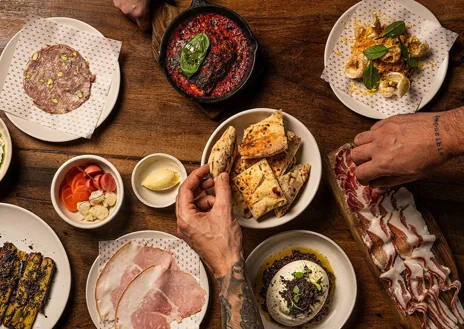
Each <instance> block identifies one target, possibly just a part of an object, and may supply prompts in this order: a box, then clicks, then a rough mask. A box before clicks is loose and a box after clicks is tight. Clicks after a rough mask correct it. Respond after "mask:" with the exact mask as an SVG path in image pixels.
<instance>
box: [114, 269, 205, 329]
mask: <svg viewBox="0 0 464 329" xmlns="http://www.w3.org/2000/svg"><path fill="white" fill-rule="evenodd" d="M205 296H206V292H205V290H204V289H203V288H201V286H200V285H199V283H198V282H197V281H196V279H195V278H194V277H193V276H192V275H191V274H189V273H186V272H183V271H181V270H171V269H165V268H162V267H159V266H153V267H150V268H148V269H146V270H145V271H143V272H142V273H141V274H140V275H139V276H137V277H136V278H135V279H134V280H133V281H132V282H131V283H130V285H129V286H128V287H127V289H126V291H125V292H124V294H123V295H122V297H121V299H120V301H119V304H118V307H117V311H116V319H117V321H116V329H153V328H157V329H164V328H170V327H169V323H170V322H172V321H178V322H179V321H181V320H182V319H183V318H185V317H188V316H190V315H192V314H195V313H197V312H199V311H200V310H201V309H202V307H203V305H204V303H205ZM166 324H168V326H166Z"/></svg>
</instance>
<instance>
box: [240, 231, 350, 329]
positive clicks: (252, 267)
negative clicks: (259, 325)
mask: <svg viewBox="0 0 464 329" xmlns="http://www.w3.org/2000/svg"><path fill="white" fill-rule="evenodd" d="M291 247H305V248H311V249H314V250H317V251H319V252H320V253H321V254H323V255H324V256H326V257H327V259H328V260H329V263H330V265H331V266H332V269H333V271H334V274H335V292H334V297H333V301H332V306H331V308H330V311H329V313H328V314H327V316H326V317H325V318H324V320H323V321H322V322H319V323H317V324H314V325H311V329H323V328H324V329H328V328H330V329H340V328H342V327H343V325H344V324H345V322H346V321H347V320H348V318H349V317H350V315H351V312H353V308H354V305H355V303H356V294H357V291H358V287H357V283H356V274H355V272H354V269H353V265H351V262H350V260H349V258H348V256H347V255H346V254H345V252H344V251H343V250H342V249H341V248H340V247H339V246H338V245H337V244H336V243H335V242H333V241H332V240H330V239H329V238H327V237H325V236H323V235H321V234H319V233H315V232H310V231H288V232H284V233H280V234H277V235H274V236H272V237H270V238H269V239H267V240H265V241H264V242H263V243H261V244H260V245H259V246H257V247H256V248H255V249H254V250H253V251H252V252H251V254H250V256H248V258H247V260H246V267H247V273H248V275H249V279H250V281H251V282H254V281H255V278H256V275H257V274H258V270H259V268H260V267H261V265H263V264H264V262H265V261H266V259H268V258H269V257H271V256H273V255H275V254H276V253H278V252H279V251H282V250H283V249H287V248H291ZM261 318H262V320H263V323H264V328H265V329H282V327H281V326H278V325H277V324H275V323H272V322H270V321H269V320H268V319H267V318H266V317H265V316H264V315H263V314H261Z"/></svg>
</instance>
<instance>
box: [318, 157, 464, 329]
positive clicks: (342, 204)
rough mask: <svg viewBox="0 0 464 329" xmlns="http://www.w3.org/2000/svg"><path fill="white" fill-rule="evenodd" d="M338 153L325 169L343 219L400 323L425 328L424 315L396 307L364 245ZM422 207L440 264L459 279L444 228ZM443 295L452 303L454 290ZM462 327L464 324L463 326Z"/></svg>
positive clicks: (326, 159) (329, 160) (412, 327)
mask: <svg viewBox="0 0 464 329" xmlns="http://www.w3.org/2000/svg"><path fill="white" fill-rule="evenodd" d="M335 152H336V151H333V152H331V153H329V154H328V155H327V156H326V157H325V158H324V159H323V160H324V172H325V175H326V177H327V180H328V182H329V185H330V188H331V190H332V192H333V195H334V197H335V200H336V201H337V204H338V207H339V208H340V211H341V213H342V215H343V218H344V219H345V221H346V224H347V225H348V227H349V228H350V231H351V234H352V235H353V238H354V240H355V242H356V244H357V245H358V247H359V249H360V250H361V252H362V254H363V256H364V259H365V261H366V264H367V266H368V267H369V270H370V271H371V273H372V275H373V276H374V277H375V278H376V279H377V281H378V284H379V286H380V289H381V291H382V293H383V295H384V297H385V301H386V302H387V304H388V305H389V306H390V308H391V310H392V312H393V314H394V315H395V317H396V318H397V320H398V322H399V323H400V324H401V326H402V327H403V328H408V329H421V328H422V319H423V318H422V314H420V313H417V314H414V315H412V316H407V315H404V314H403V313H402V312H401V311H400V310H399V309H398V307H397V306H396V304H395V302H394V301H393V299H391V298H390V294H389V292H388V284H387V282H385V281H382V280H380V274H381V273H382V272H380V270H379V269H378V267H377V266H376V265H375V264H374V262H373V261H372V258H371V255H370V252H369V250H368V248H367V247H366V245H365V244H364V241H363V239H362V231H361V229H360V227H359V225H358V219H357V217H356V216H355V215H354V214H353V213H352V212H351V211H350V209H349V208H348V205H347V203H346V201H345V196H344V193H343V192H342V190H341V189H340V188H339V186H338V182H337V179H336V177H335V174H334V171H333V168H334V164H335ZM418 203H419V205H418V208H419V210H420V212H421V213H422V215H423V217H424V220H425V222H426V224H427V226H428V228H429V231H430V233H431V234H434V235H435V236H436V241H435V243H434V245H433V248H432V251H433V253H434V255H435V257H436V258H437V260H438V261H439V262H440V264H443V265H445V266H447V267H449V268H450V269H451V275H450V278H451V280H453V281H454V280H457V279H458V270H457V267H456V264H455V262H454V259H453V255H452V252H451V249H450V247H449V246H448V243H447V242H446V239H445V237H444V236H443V234H442V232H441V230H440V228H439V227H438V225H437V223H436V221H435V219H434V218H433V216H432V215H431V214H430V212H429V211H427V210H425V209H423V207H421V206H420V202H418V200H416V204H418ZM441 296H443V298H442V299H443V300H444V301H445V303H446V304H447V305H448V306H449V305H450V302H451V298H452V294H451V293H443V292H442V293H441ZM460 328H462V327H460Z"/></svg>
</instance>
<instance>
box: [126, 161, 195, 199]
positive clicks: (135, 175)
mask: <svg viewBox="0 0 464 329" xmlns="http://www.w3.org/2000/svg"><path fill="white" fill-rule="evenodd" d="M160 169H171V170H174V171H177V172H178V173H179V176H180V182H179V184H177V185H176V186H174V187H172V188H170V189H169V190H166V191H151V190H149V189H147V188H145V187H143V186H142V181H143V180H144V179H145V178H146V177H147V176H148V175H149V174H151V173H152V172H155V171H157V170H160ZM186 178H187V171H186V170H185V167H184V166H183V165H182V163H181V162H180V161H179V160H177V159H176V158H174V157H173V156H172V155H169V154H164V153H155V154H151V155H148V156H146V157H145V158H143V159H142V160H140V161H139V163H137V165H136V166H135V168H134V170H133V171H132V189H133V190H134V193H135V195H136V196H137V198H138V199H139V200H140V201H141V202H143V203H144V204H146V205H147V206H149V207H152V208H165V207H169V206H170V205H172V204H174V203H175V202H176V197H177V192H178V190H179V186H180V184H182V182H183V181H184V180H185V179H186Z"/></svg>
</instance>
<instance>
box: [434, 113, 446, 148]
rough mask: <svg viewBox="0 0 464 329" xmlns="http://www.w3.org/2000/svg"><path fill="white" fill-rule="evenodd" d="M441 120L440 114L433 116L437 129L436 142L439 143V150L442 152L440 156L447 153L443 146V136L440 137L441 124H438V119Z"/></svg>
mask: <svg viewBox="0 0 464 329" xmlns="http://www.w3.org/2000/svg"><path fill="white" fill-rule="evenodd" d="M439 120H440V116H439V115H436V116H435V117H434V118H433V127H434V130H435V144H436V145H437V151H438V153H439V154H440V156H443V155H445V153H444V152H443V147H442V143H443V142H442V140H441V137H440V129H439V126H438V121H439Z"/></svg>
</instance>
